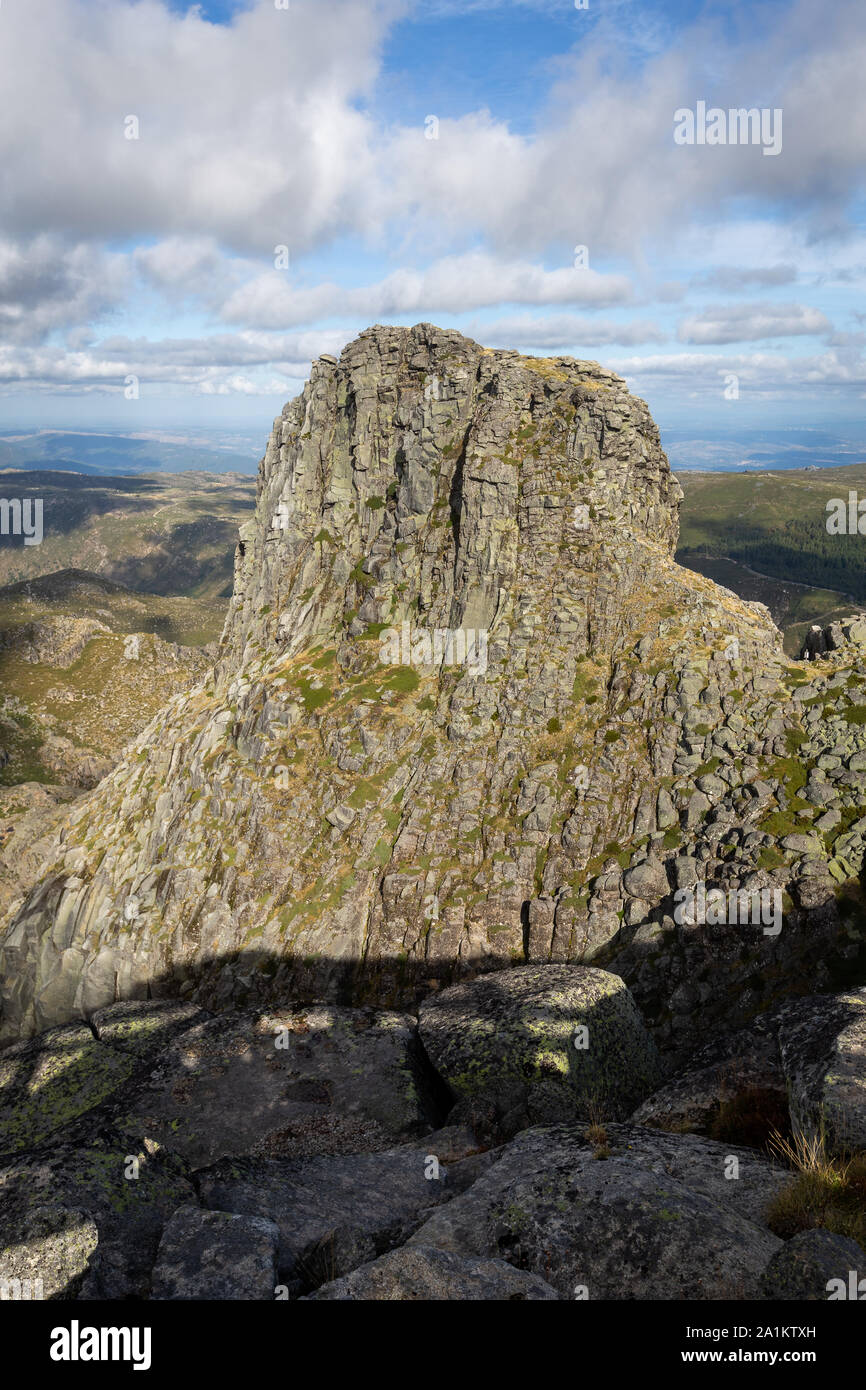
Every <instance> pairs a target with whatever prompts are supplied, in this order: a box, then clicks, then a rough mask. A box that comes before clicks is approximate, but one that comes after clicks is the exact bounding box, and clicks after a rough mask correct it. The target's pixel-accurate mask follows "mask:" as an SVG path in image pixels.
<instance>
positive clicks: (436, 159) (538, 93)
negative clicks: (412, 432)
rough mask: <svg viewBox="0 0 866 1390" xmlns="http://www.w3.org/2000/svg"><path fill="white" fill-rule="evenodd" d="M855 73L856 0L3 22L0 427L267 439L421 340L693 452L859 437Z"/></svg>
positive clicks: (247, 10)
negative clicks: (733, 122) (349, 375)
mask: <svg viewBox="0 0 866 1390" xmlns="http://www.w3.org/2000/svg"><path fill="white" fill-rule="evenodd" d="M864 68H866V15H864V12H863V6H862V3H861V0H834V2H833V3H832V4H830V5H816V4H815V3H814V0H800V3H798V2H797V0H765V3H763V4H754V3H743V2H742V0H728V3H719V4H709V5H706V6H701V5H700V3H699V0H688V3H686V0H589V4H588V8H587V9H585V10H578V9H576V8H575V5H574V3H573V0H522V2H518V0H477V2H476V0H465V3H462V4H460V3H450V2H449V0H424V2H423V3H416V0H291V3H290V8H289V9H288V10H285V9H278V8H277V5H276V4H275V3H274V0H250V3H246V4H233V3H228V0H226V2H225V3H218V2H216V0H215V3H210V4H202V5H187V4H182V3H177V2H175V3H170V4H167V3H161V0H43V3H41V4H40V5H39V6H38V7H37V6H34V5H33V4H32V0H3V4H2V8H0V83H2V88H3V91H4V102H5V105H6V111H7V119H6V121H5V122H4V125H3V128H2V131H0V429H7V430H8V429H13V428H16V427H18V426H21V427H29V426H33V425H40V424H44V425H50V426H62V425H64V424H67V425H69V426H71V427H80V426H81V425H88V426H95V427H99V426H102V427H113V428H131V429H132V428H134V429H160V428H173V427H177V426H180V425H184V424H186V425H189V426H195V425H200V426H201V425H208V424H209V423H214V424H215V425H218V426H219V427H229V426H231V425H237V426H238V427H239V428H249V427H257V426H260V427H261V429H262V432H263V434H264V432H265V431H266V429H267V424H268V422H269V420H270V419H271V417H272V416H273V415H275V414H276V413H278V411H279V410H280V408H281V406H282V404H283V403H284V401H285V400H286V399H288V398H289V397H290V396H292V395H294V394H295V393H296V392H297V391H298V390H299V389H300V386H301V384H302V382H303V380H304V378H305V376H306V374H307V372H308V370H309V364H310V361H311V359H312V358H313V357H314V356H316V355H317V354H318V353H320V352H332V353H338V352H339V351H340V349H341V347H342V346H343V345H344V344H345V343H346V342H347V341H349V340H350V339H351V338H353V337H354V336H356V334H357V333H358V332H359V331H361V329H363V328H364V327H366V326H368V324H370V323H373V322H392V323H405V324H411V323H414V322H418V321H419V320H430V321H432V322H436V323H440V324H443V325H446V326H453V327H456V328H459V329H461V330H462V331H465V332H467V333H469V334H470V335H471V336H473V337H475V338H477V339H478V340H479V341H482V342H484V343H487V344H489V345H491V346H503V347H517V348H519V349H521V350H523V351H526V352H535V353H540V354H543V355H560V354H567V355H570V356H575V357H586V358H594V359H596V360H600V361H602V362H604V363H605V364H606V365H608V366H610V367H612V368H613V369H614V370H617V371H620V372H621V373H622V374H623V375H625V376H626V378H627V379H628V381H629V384H630V385H631V387H632V388H633V389H634V390H635V391H637V392H638V393H639V394H641V395H643V396H644V397H645V398H646V399H647V400H648V401H649V404H650V406H651V408H652V410H653V412H654V414H655V415H656V418H657V419H658V420H659V421H660V423H661V424H662V425H669V426H672V427H673V426H676V427H685V428H689V429H691V428H693V429H694V430H695V433H696V434H700V433H701V432H702V428H703V429H707V430H709V429H711V428H720V427H727V428H738V427H742V428H743V429H746V428H753V427H756V426H766V427H775V428H780V427H785V426H788V425H794V424H798V425H816V426H818V425H826V424H828V423H837V424H838V423H840V422H841V423H842V424H844V425H845V427H846V428H848V427H850V428H852V429H856V428H857V427H858V422H859V421H860V420H861V419H862V417H863V400H864V391H866V358H864V344H866V336H864V334H866V307H864V303H863V294H862V290H863V283H864V276H866V237H864V229H863V210H864V188H863V182H864V169H866V96H864V84H863V81H862V73H863V71H864ZM34 91H38V92H40V93H41V94H42V95H41V97H40V100H39V101H38V102H34V100H33V92H34ZM700 102H704V103H706V106H707V107H708V108H710V109H711V110H712V109H713V108H717V109H718V110H719V111H720V112H721V114H722V118H723V119H722V122H721V127H718V125H717V132H716V133H717V134H718V132H719V129H721V133H722V135H723V136H724V140H720V141H719V143H716V144H713V143H706V144H704V143H678V142H677V140H675V138H674V131H675V129H676V127H677V124H678V121H679V123H680V125H681V124H682V121H681V118H680V117H678V116H677V114H676V113H677V112H680V113H682V112H683V111H693V112H696V111H697V110H698V103H700ZM738 108H755V109H756V110H758V111H766V112H767V117H766V119H767V121H769V122H771V124H768V125H767V128H766V131H765V133H764V134H763V135H762V136H761V138H760V139H758V141H757V143H752V144H749V143H739V142H738V141H737V140H736V139H735V136H734V133H733V132H729V129H728V125H729V122H728V115H727V113H728V112H729V111H730V110H733V109H738ZM776 111H778V112H781V116H780V117H775V116H773V114H772V113H773V112H776ZM771 132H772V136H771ZM130 135H133V136H135V137H137V138H128V137H129V136H130ZM431 136H433V137H435V138H429V137H431ZM777 137H778V138H777ZM776 145H778V150H777V152H776V153H765V149H770V148H775V147H776ZM578 246H584V247H586V253H585V256H584V260H585V262H586V263H585V264H581V263H580V259H581V258H580V257H578V258H577V262H576V258H575V248H576V247H578ZM278 247H287V248H288V257H287V259H288V265H287V266H286V265H283V264H280V265H279V266H278V265H277V264H276V261H275V258H276V256H277V248H278ZM285 259H286V257H283V260H285ZM133 378H134V380H135V390H134V391H133V392H132V397H133V398H131V399H130V398H129V397H130V391H129V389H128V387H129V382H130V380H131V379H133ZM732 382H734V383H735V387H732V384H731V383H732Z"/></svg>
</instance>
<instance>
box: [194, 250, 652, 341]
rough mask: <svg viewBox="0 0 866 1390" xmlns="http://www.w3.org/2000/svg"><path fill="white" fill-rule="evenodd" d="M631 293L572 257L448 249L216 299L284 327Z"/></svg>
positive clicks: (273, 279)
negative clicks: (542, 259) (558, 262)
mask: <svg viewBox="0 0 866 1390" xmlns="http://www.w3.org/2000/svg"><path fill="white" fill-rule="evenodd" d="M632 298H633V290H632V286H631V283H630V281H629V280H628V278H627V277H626V276H623V275H600V274H598V273H597V272H596V271H594V270H591V269H576V268H575V267H574V266H573V265H569V266H567V267H563V268H560V269H555V270H545V269H543V267H541V266H538V265H533V264H531V263H529V262H527V261H504V260H499V259H497V258H496V257H494V256H491V255H489V254H486V253H484V252H470V253H468V254H466V255H462V256H451V257H446V258H444V259H442V260H439V261H436V262H434V263H433V264H432V265H431V266H429V267H428V268H427V269H425V270H420V271H416V270H395V271H394V272H392V274H390V275H388V276H386V277H385V279H384V280H380V281H379V282H378V283H376V284H373V285H365V286H360V287H358V288H354V289H351V288H350V289H346V288H342V287H341V286H338V285H334V284H322V285H316V286H314V287H312V288H303V287H300V286H296V285H294V284H293V283H292V282H291V280H290V279H288V278H287V276H286V275H285V273H283V272H281V271H272V272H269V273H267V274H264V275H260V276H257V277H256V278H255V279H253V280H251V281H249V282H248V283H247V284H244V285H242V286H241V287H240V288H239V289H237V290H236V291H235V292H234V293H233V294H232V295H230V296H229V298H228V299H227V300H226V302H225V304H224V305H223V306H222V309H221V311H220V315H221V317H222V318H223V319H224V320H226V321H227V322H229V323H246V324H249V325H250V326H254V327H257V328H286V327H288V326H290V325H292V324H301V323H309V322H311V321H312V320H314V319H316V318H326V317H329V316H331V315H334V314H341V315H343V316H345V317H350V316H351V317H353V318H357V319H360V320H363V321H365V322H372V321H374V320H375V319H378V318H381V317H382V316H384V315H394V314H417V313H442V312H445V313H461V312H463V311H465V310H471V309H479V308H482V307H485V306H487V305H490V304H503V303H515V304H584V305H592V306H593V307H595V308H608V307H610V306H611V305H613V304H627V303H628V302H629V301H630V300H631V299H632Z"/></svg>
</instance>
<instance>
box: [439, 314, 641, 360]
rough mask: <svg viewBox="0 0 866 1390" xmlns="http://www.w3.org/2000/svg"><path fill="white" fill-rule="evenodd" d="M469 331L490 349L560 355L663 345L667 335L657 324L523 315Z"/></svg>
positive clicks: (475, 325)
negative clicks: (591, 349)
mask: <svg viewBox="0 0 866 1390" xmlns="http://www.w3.org/2000/svg"><path fill="white" fill-rule="evenodd" d="M467 332H468V333H469V334H470V336H471V337H473V338H477V339H478V341H479V342H482V343H484V344H485V345H486V346H488V347H530V348H539V349H543V348H546V349H550V350H554V349H555V350H558V351H561V352H564V351H566V350H567V349H568V348H570V347H574V346H582V347H601V346H603V345H605V344H608V343H622V344H637V343H661V342H664V340H665V338H666V336H667V335H666V334H664V333H663V332H662V331H661V329H660V328H658V327H657V326H656V324H654V323H642V322H638V321H632V322H630V323H614V322H612V321H610V320H602V319H591V318H586V317H580V316H578V315H577V314H552V315H550V317H548V318H542V317H533V316H529V315H522V316H520V317H514V318H502V319H494V320H493V321H492V322H481V321H479V320H476V321H475V322H474V323H470V324H469V325H468V327H467Z"/></svg>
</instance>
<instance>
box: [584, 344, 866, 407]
mask: <svg viewBox="0 0 866 1390" xmlns="http://www.w3.org/2000/svg"><path fill="white" fill-rule="evenodd" d="M607 365H608V366H610V367H612V368H613V370H614V371H617V372H620V373H621V374H622V375H623V376H624V377H625V378H626V379H627V381H628V382H629V383H630V384H631V385H632V386H633V388H634V389H636V390H638V391H639V392H642V393H645V392H649V391H650V390H658V389H659V388H660V387H664V388H665V389H667V390H669V391H675V392H677V393H678V394H683V393H686V392H687V393H688V394H690V395H716V396H721V394H722V389H723V386H724V385H725V379H726V378H727V377H729V376H730V374H731V373H733V374H734V375H735V376H736V377H737V379H738V381H739V386H740V392H741V399H742V398H744V397H745V396H746V395H747V394H748V395H749V396H752V397H754V398H771V397H773V396H778V395H780V394H784V393H790V392H792V391H797V392H803V391H807V390H808V391H812V392H823V393H830V394H832V395H851V394H853V395H854V396H857V397H859V396H861V395H862V393H863V390H864V388H866V358H864V356H863V353H862V352H860V351H857V350H855V349H853V348H852V350H850V351H848V352H839V351H837V350H835V349H834V350H831V351H828V352H825V353H821V354H818V355H813V356H808V357H787V356H785V354H784V353H779V352H776V353H769V352H754V353H732V354H730V355H727V354H725V355H722V354H718V353H707V354H704V353H698V352H680V353H670V354H668V355H663V354H657V355H654V356H651V357H620V358H612V359H608V362H607Z"/></svg>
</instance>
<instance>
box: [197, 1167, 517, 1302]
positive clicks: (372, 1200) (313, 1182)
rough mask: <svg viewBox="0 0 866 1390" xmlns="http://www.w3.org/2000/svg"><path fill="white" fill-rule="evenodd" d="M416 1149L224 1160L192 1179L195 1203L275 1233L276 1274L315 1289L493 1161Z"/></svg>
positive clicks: (375, 1251) (385, 1244) (395, 1240)
mask: <svg viewBox="0 0 866 1390" xmlns="http://www.w3.org/2000/svg"><path fill="white" fill-rule="evenodd" d="M431 1159H433V1155H430V1154H429V1153H428V1152H427V1151H425V1150H424V1149H423V1148H422V1149H397V1150H394V1151H392V1152H390V1153H378V1154H352V1155H348V1156H336V1157H318V1158H308V1159H294V1160H292V1159H288V1160H285V1159H284V1160H278V1159H239V1160H234V1161H224V1162H222V1163H220V1164H218V1165H216V1167H214V1168H211V1169H208V1170H206V1171H205V1172H202V1173H200V1174H199V1177H198V1189H199V1193H200V1196H201V1199H202V1201H203V1202H204V1203H205V1204H206V1205H207V1206H208V1207H213V1208H221V1209H223V1210H226V1211H235V1212H243V1213H245V1214H246V1215H249V1216H257V1217H264V1218H266V1219H268V1220H271V1221H273V1222H275V1223H276V1225H277V1227H278V1229H279V1239H280V1251H279V1266H280V1276H281V1278H282V1279H283V1280H285V1281H286V1282H287V1283H289V1284H296V1285H297V1287H298V1288H299V1289H309V1288H315V1287H316V1286H317V1285H318V1284H321V1283H323V1282H325V1281H326V1280H331V1279H335V1278H337V1277H338V1276H340V1275H343V1274H346V1273H348V1272H350V1271H351V1270H353V1269H355V1268H357V1266H358V1265H360V1264H363V1263H364V1262H366V1261H368V1260H372V1259H374V1258H375V1257H376V1256H377V1255H380V1254H382V1253H383V1252H384V1251H387V1250H390V1249H391V1248H392V1247H394V1246H396V1245H400V1244H402V1243H403V1241H405V1240H406V1238H407V1237H408V1236H409V1235H411V1233H412V1232H413V1231H414V1230H417V1228H418V1226H420V1225H421V1224H422V1222H423V1221H424V1220H425V1219H426V1217H427V1216H428V1215H429V1213H430V1212H431V1211H432V1210H433V1209H434V1208H435V1207H436V1206H437V1205H438V1204H439V1203H441V1202H447V1201H448V1200H449V1199H450V1198H452V1197H454V1196H456V1195H457V1194H458V1193H459V1192H461V1191H463V1190H464V1189H465V1188H466V1187H467V1186H468V1185H469V1184H470V1183H471V1182H473V1181H474V1180H475V1178H476V1177H477V1176H478V1175H479V1174H480V1173H481V1172H482V1171H483V1169H484V1168H485V1167H486V1166H489V1164H490V1162H492V1158H491V1157H490V1156H488V1155H483V1154H482V1155H478V1156H477V1157H475V1158H470V1159H465V1160H464V1161H463V1162H459V1163H454V1164H450V1165H449V1166H448V1167H447V1168H446V1167H444V1166H442V1165H441V1164H439V1163H438V1162H436V1161H435V1160H434V1161H431Z"/></svg>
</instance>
